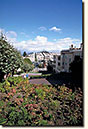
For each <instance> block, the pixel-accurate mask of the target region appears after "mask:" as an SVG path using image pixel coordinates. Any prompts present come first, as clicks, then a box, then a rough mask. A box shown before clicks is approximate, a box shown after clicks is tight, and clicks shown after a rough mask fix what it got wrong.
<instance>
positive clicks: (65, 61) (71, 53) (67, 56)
mask: <svg viewBox="0 0 88 129" xmlns="http://www.w3.org/2000/svg"><path fill="white" fill-rule="evenodd" d="M82 50H83V44H81V47H80V48H74V47H73V45H71V48H69V49H67V50H62V51H61V55H54V61H53V62H52V63H51V62H50V65H51V66H52V68H53V71H55V72H56V73H59V72H70V71H69V67H70V63H71V62H73V61H74V58H75V56H79V57H80V58H82Z"/></svg>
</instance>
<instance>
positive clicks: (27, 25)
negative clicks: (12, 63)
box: [0, 0, 82, 52]
mask: <svg viewBox="0 0 88 129" xmlns="http://www.w3.org/2000/svg"><path fill="white" fill-rule="evenodd" d="M0 32H3V34H5V36H6V38H7V40H8V42H9V43H10V44H12V45H13V46H14V47H16V48H17V49H18V50H20V51H21V52H23V51H26V52H34V51H42V50H46V51H52V52H60V51H61V50H62V49H68V48H69V46H70V45H71V44H73V45H74V46H76V47H79V46H80V43H81V42H82V1H81V0H0Z"/></svg>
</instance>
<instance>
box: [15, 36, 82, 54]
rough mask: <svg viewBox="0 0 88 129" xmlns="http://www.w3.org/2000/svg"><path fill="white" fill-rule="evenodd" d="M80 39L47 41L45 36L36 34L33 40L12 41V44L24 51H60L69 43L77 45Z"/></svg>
mask: <svg viewBox="0 0 88 129" xmlns="http://www.w3.org/2000/svg"><path fill="white" fill-rule="evenodd" d="M80 43H81V41H80V40H79V39H72V38H70V37H68V38H63V39H58V40H56V41H54V42H49V41H48V39H47V37H44V36H37V37H36V38H35V39H34V40H27V41H21V42H17V43H14V46H15V47H16V48H18V49H19V50H26V51H41V50H47V51H58V52H59V51H61V50H63V49H67V48H69V46H70V45H71V44H73V45H75V46H77V47H79V44H80Z"/></svg>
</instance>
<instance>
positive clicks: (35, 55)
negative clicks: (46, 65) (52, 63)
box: [35, 53, 37, 62]
mask: <svg viewBox="0 0 88 129" xmlns="http://www.w3.org/2000/svg"><path fill="white" fill-rule="evenodd" d="M35 61H36V62H37V54H36V53H35Z"/></svg>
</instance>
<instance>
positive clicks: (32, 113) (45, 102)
mask: <svg viewBox="0 0 88 129" xmlns="http://www.w3.org/2000/svg"><path fill="white" fill-rule="evenodd" d="M0 86H2V87H3V88H4V90H5V91H3V92H2V90H1V91H0V124H1V125H3V126H47V125H51V126H52V125H54V126H59V125H62V126H66V125H69V126H79V125H82V117H83V116H82V91H81V89H78V90H75V92H73V91H72V89H69V88H67V87H65V86H58V90H57V89H55V88H54V87H52V86H48V85H41V84H40V85H37V84H30V83H29V80H28V79H23V78H22V77H13V78H8V79H7V80H6V81H5V82H4V83H3V84H1V83H0Z"/></svg>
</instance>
